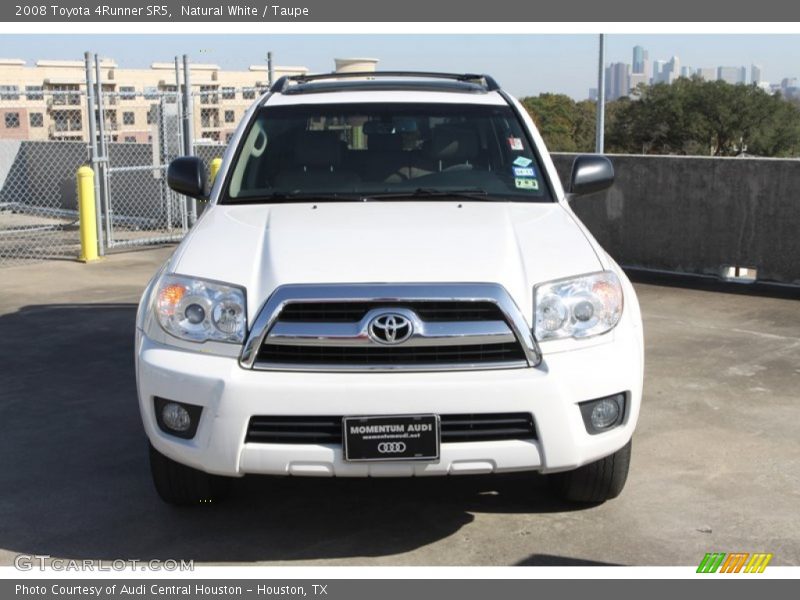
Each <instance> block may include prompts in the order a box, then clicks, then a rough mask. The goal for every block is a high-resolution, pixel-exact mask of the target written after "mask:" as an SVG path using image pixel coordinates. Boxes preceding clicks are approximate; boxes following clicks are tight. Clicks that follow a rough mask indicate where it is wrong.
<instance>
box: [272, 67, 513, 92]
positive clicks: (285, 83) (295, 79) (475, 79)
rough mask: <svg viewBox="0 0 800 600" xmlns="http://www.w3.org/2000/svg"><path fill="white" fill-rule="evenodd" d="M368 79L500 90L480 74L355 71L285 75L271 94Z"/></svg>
mask: <svg viewBox="0 0 800 600" xmlns="http://www.w3.org/2000/svg"><path fill="white" fill-rule="evenodd" d="M362 77H368V78H370V79H377V78H380V77H416V78H420V79H451V80H453V81H464V82H468V83H477V84H479V85H482V86H483V87H484V88H485V89H486V91H487V92H493V91H496V90H499V89H500V86H499V85H498V83H497V82H496V81H495V80H494V78H493V77H491V76H490V75H485V74H478V73H436V72H429V71H354V72H348V73H335V72H334V73H318V74H315V75H284V76H283V77H281V78H280V79H278V80H277V81H276V82H275V83H273V84H272V87H271V88H270V92H273V93H277V94H280V93H282V92H284V91H285V90H286V88H287V87H289V84H290V83H307V82H309V81H319V80H322V79H353V78H362Z"/></svg>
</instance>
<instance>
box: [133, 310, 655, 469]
mask: <svg viewBox="0 0 800 600" xmlns="http://www.w3.org/2000/svg"><path fill="white" fill-rule="evenodd" d="M624 321H625V320H623V322H624ZM136 358H137V383H138V390H139V405H140V409H141V413H142V419H143V421H144V426H145V430H146V432H147V435H148V437H149V438H150V441H151V443H152V444H153V446H154V447H155V448H156V449H157V450H158V451H159V452H161V453H162V454H164V455H166V456H168V457H170V458H172V459H173V460H176V461H178V462H180V463H183V464H186V465H189V466H192V467H195V468H197V469H200V470H203V471H206V472H209V473H214V474H219V475H229V476H240V475H244V474H247V473H260V474H274V475H305V476H346V477H347V476H352V477H367V476H374V477H380V476H388V477H392V476H412V475H419V476H427V475H447V474H460V473H491V472H509V471H526V470H536V471H542V472H552V471H561V470H568V469H573V468H576V467H579V466H581V465H583V464H586V463H589V462H592V461H595V460H597V459H600V458H602V457H604V456H607V455H609V454H612V453H614V452H616V451H617V450H618V449H620V448H621V447H622V446H624V445H625V444H626V443H627V442H628V440H630V438H631V435H632V433H633V430H634V428H635V426H636V421H637V419H638V415H639V406H640V403H641V394H642V373H643V365H642V352H641V335H640V333H639V332H638V331H636V330H634V329H633V328H630V329H629V328H628V327H625V326H624V325H623V323H620V326H618V327H617V329H616V330H615V331H614V332H613V334H609V337H608V340H606V341H603V342H602V343H594V344H589V345H587V346H586V347H581V348H579V349H572V350H568V351H561V352H555V353H552V354H549V355H548V354H545V357H544V361H543V362H542V364H541V365H539V367H537V368H522V369H508V370H497V371H460V372H432V373H312V372H301V373H296V372H294V373H292V372H280V371H252V370H248V369H243V368H242V367H240V366H239V363H238V361H237V360H236V359H234V358H227V357H220V356H212V355H205V354H202V353H199V352H188V351H186V350H182V349H178V348H175V347H171V346H165V345H162V344H159V343H157V342H155V341H153V340H151V339H149V338H147V337H146V336H145V335H144V334H143V333H142V332H141V331H137V343H136ZM619 392H628V402H627V407H626V414H625V419H624V422H623V424H622V425H620V426H618V427H616V428H614V429H612V430H610V431H607V432H604V433H601V434H598V435H589V434H588V433H587V432H586V428H585V426H584V423H583V420H582V417H581V413H580V409H579V407H578V403H579V402H583V401H586V400H592V399H595V398H599V397H602V396H608V395H612V394H616V393H619ZM156 396H158V397H162V398H166V399H169V400H176V401H179V402H185V403H189V404H195V405H199V406H202V407H203V413H202V417H201V420H200V424H199V427H198V430H197V433H196V435H195V436H194V438H193V439H191V440H183V439H179V438H176V437H174V436H171V435H169V434H166V433H164V432H163V431H161V429H159V428H158V426H157V425H156V419H155V416H154V408H153V398H154V397H156ZM500 412H502V413H505V412H529V413H531V414H532V415H533V418H534V421H535V423H536V429H537V438H538V439H536V440H504V441H480V442H458V443H443V444H442V446H441V456H440V458H439V460H437V461H435V462H414V461H409V462H405V461H402V462H391V463H388V462H387V463H381V462H370V463H354V462H346V461H345V460H344V458H343V454H342V448H341V446H339V445H322V444H302V445H298V444H260V443H245V435H246V430H247V427H248V423H249V420H250V417H251V416H254V415H275V416H278V415H302V416H314V415H331V414H336V415H338V414H341V415H382V414H398V413H409V414H414V413H438V414H463V413H500Z"/></svg>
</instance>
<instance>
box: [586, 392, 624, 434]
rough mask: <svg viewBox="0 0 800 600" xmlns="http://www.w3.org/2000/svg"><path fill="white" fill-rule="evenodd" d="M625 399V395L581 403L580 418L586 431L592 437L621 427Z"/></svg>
mask: <svg viewBox="0 0 800 600" xmlns="http://www.w3.org/2000/svg"><path fill="white" fill-rule="evenodd" d="M625 397H626V394H614V395H613V396H606V397H605V398H598V399H597V400H589V401H588V402H581V403H580V409H581V416H583V424H584V425H585V426H586V431H587V432H589V433H590V434H592V435H594V434H597V433H602V432H604V431H608V430H609V429H612V428H613V427H617V426H618V425H622V421H623V419H624V417H625Z"/></svg>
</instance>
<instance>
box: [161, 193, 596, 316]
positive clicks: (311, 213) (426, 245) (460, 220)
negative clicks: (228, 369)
mask: <svg viewBox="0 0 800 600" xmlns="http://www.w3.org/2000/svg"><path fill="white" fill-rule="evenodd" d="M600 268H601V264H600V262H599V259H598V258H597V255H596V254H595V252H594V250H593V248H592V246H591V245H590V244H589V241H588V240H587V238H586V236H585V235H584V234H583V232H582V231H581V229H580V228H579V227H578V225H577V224H576V222H575V220H574V218H573V217H572V216H571V215H570V214H569V213H568V212H567V211H566V210H565V209H564V208H563V207H562V206H561V205H559V204H557V203H530V204H522V203H494V202H461V203H459V202H433V201H425V202H351V203H320V204H317V205H313V204H305V203H303V204H284V205H274V204H273V205H252V206H247V205H218V206H213V207H210V208H208V209H207V210H206V212H205V214H203V216H202V218H201V219H200V220H199V221H198V222H197V224H196V225H195V227H194V228H193V229H192V231H191V233H190V235H189V236H188V237H187V239H185V240H184V242H183V244H182V245H181V248H180V249H179V251H178V252H177V253H176V256H175V260H174V262H173V265H172V270H173V271H174V272H176V273H181V274H184V275H191V276H197V277H204V278H207V279H214V280H218V281H224V282H228V283H233V284H237V285H240V286H243V287H244V288H246V289H247V292H248V294H247V296H248V317H249V318H250V319H251V320H252V319H253V318H254V316H255V313H256V312H257V310H258V309H259V308H260V307H261V305H262V304H263V302H264V301H265V300H266V299H267V297H268V296H269V295H270V294H271V293H272V291H273V290H274V289H275V288H276V287H278V286H280V285H283V284H288V283H385V282H391V283H428V282H494V283H499V284H501V285H503V286H504V287H505V288H506V289H507V290H508V291H509V292H510V293H511V295H512V297H513V298H514V299H515V300H516V302H517V304H518V305H519V306H520V307H521V308H523V310H524V313H525V314H530V307H531V305H532V288H533V286H534V285H535V284H537V283H540V282H543V281H548V280H551V279H558V278H561V277H567V276H570V275H576V274H582V273H588V272H592V271H597V270H599V269H600ZM251 322H252V321H251Z"/></svg>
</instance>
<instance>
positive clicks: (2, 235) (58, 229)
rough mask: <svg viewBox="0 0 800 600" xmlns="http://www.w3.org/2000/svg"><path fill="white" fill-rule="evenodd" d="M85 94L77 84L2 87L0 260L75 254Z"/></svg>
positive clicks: (16, 261)
mask: <svg viewBox="0 0 800 600" xmlns="http://www.w3.org/2000/svg"><path fill="white" fill-rule="evenodd" d="M85 99H86V98H85V94H84V93H83V92H81V91H80V89H79V86H78V85H75V84H72V85H68V84H64V85H52V86H48V87H47V89H45V86H26V87H25V88H23V89H22V90H20V89H18V86H12V85H5V86H2V87H1V88H0V266H2V265H14V264H20V263H22V262H27V261H31V260H41V259H44V258H75V257H76V256H77V255H78V250H79V237H78V211H77V196H76V191H75V173H76V171H77V170H78V168H79V167H80V166H81V165H82V164H85V163H86V162H87V160H88V152H87V146H86V143H85V142H84V141H83V140H84V137H83V129H84V126H85V124H86V113H87V111H86V102H85Z"/></svg>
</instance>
